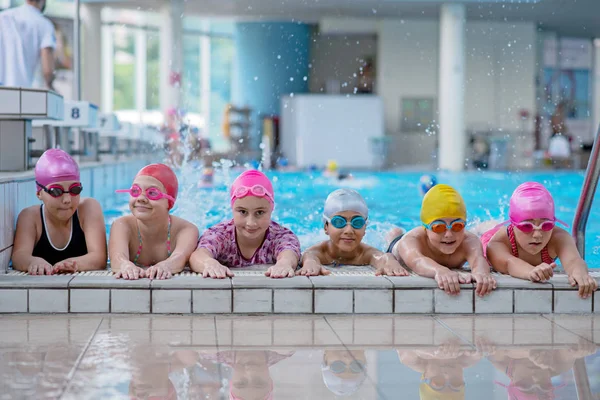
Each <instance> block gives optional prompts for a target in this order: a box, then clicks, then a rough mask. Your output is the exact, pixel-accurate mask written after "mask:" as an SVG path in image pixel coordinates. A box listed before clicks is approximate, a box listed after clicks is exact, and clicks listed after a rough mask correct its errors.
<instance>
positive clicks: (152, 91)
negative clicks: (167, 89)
mask: <svg viewBox="0 0 600 400" xmlns="http://www.w3.org/2000/svg"><path fill="white" fill-rule="evenodd" d="M146 35H147V36H146V39H147V42H146V109H148V110H159V109H160V35H159V33H158V32H146Z"/></svg>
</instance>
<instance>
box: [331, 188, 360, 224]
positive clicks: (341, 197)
mask: <svg viewBox="0 0 600 400" xmlns="http://www.w3.org/2000/svg"><path fill="white" fill-rule="evenodd" d="M344 211H354V212H357V213H359V214H360V215H362V216H363V217H364V218H365V219H367V218H369V208H368V207H367V203H366V202H365V199H363V197H362V196H361V195H360V193H358V192H357V191H356V190H353V189H338V190H335V191H333V192H331V193H330V194H329V196H327V200H325V209H324V210H323V216H324V217H327V218H331V217H333V216H334V215H336V214H339V213H341V212H344ZM323 220H324V221H326V220H325V218H323Z"/></svg>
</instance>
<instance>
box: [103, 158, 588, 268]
mask: <svg viewBox="0 0 600 400" xmlns="http://www.w3.org/2000/svg"><path fill="white" fill-rule="evenodd" d="M239 173H240V170H223V171H217V172H216V173H215V183H214V187H213V188H198V187H197V183H198V181H199V180H200V171H199V170H197V169H192V168H189V169H187V168H186V169H184V171H183V172H180V173H179V174H178V175H179V177H180V182H179V197H178V200H177V204H176V205H175V208H174V210H173V213H174V214H175V215H177V216H180V217H183V218H186V219H187V220H189V221H191V222H193V223H195V224H196V225H197V226H198V228H199V229H200V232H201V233H202V232H203V230H204V229H206V228H207V227H210V226H212V225H214V224H216V223H218V222H220V221H222V220H224V219H226V218H230V217H231V210H230V208H229V195H228V187H229V184H230V183H231V182H232V181H233V179H234V178H235V177H236V176H237V175H238V174H239ZM423 173H425V172H423ZM423 173H420V172H410V173H408V172H377V173H375V172H357V173H353V175H354V179H352V180H345V181H341V182H340V181H337V180H335V179H333V178H328V177H324V176H323V174H322V173H321V172H318V171H317V172H269V173H267V175H268V176H269V177H270V178H271V179H272V180H273V186H274V188H275V197H276V207H275V210H274V213H273V219H274V220H275V221H277V222H279V223H281V224H283V225H285V226H287V227H289V228H290V229H292V230H293V231H294V232H296V234H297V235H298V237H299V238H300V243H301V244H302V248H303V249H306V248H307V247H308V246H310V245H312V244H314V243H316V242H317V241H319V240H324V239H325V238H326V235H325V233H324V232H323V223H322V220H321V213H322V212H323V203H324V201H325V198H326V197H327V195H328V194H329V193H330V192H331V191H332V190H335V189H337V188H340V187H350V188H353V189H356V190H358V191H360V193H361V194H362V195H363V196H364V197H365V199H366V201H367V204H368V205H369V208H370V215H369V220H370V225H369V227H368V228H367V234H366V236H365V242H366V243H368V244H370V245H372V246H375V247H378V248H383V247H384V245H385V243H384V242H385V234H386V232H387V231H388V230H389V229H390V228H391V227H392V226H394V225H402V226H403V227H405V228H407V229H410V228H412V227H414V226H417V225H419V224H420V218H419V213H420V206H421V196H420V194H419V191H418V186H417V185H418V183H419V178H420V177H421V175H423ZM436 177H437V179H438V182H439V183H447V184H449V185H452V186H454V187H455V188H456V189H457V190H458V191H459V192H460V193H461V194H462V196H463V197H464V199H465V202H466V204H467V211H468V219H469V227H472V226H474V225H476V224H477V223H479V222H481V221H486V220H489V219H491V218H493V219H497V220H504V219H506V218H507V213H508V199H509V197H510V195H511V193H512V191H513V190H514V189H515V188H516V187H517V186H518V185H519V184H520V183H522V182H524V181H528V180H531V181H537V182H540V183H543V184H544V185H546V186H547V187H548V189H549V190H550V192H551V193H552V194H553V195H554V198H555V202H556V210H557V217H558V218H559V219H561V220H563V221H565V222H567V223H569V224H571V223H572V221H573V217H574V216H575V209H576V207H577V201H578V199H579V194H580V192H581V185H582V184H583V178H584V173H583V172H565V171H549V172H528V173H510V172H477V171H473V172H462V173H438V174H436ZM115 196H116V197H114V198H111V199H110V200H109V201H107V202H106V204H103V206H104V209H105V217H106V224H107V232H108V228H109V227H110V224H111V223H112V221H113V220H114V219H115V218H116V217H118V216H121V215H123V214H125V213H128V212H129V209H128V206H127V200H128V199H127V196H126V195H115ZM594 204H598V200H595V202H594ZM587 227H588V228H587V234H586V260H587V261H588V263H590V266H591V267H596V268H598V267H600V211H599V210H598V209H597V207H592V211H591V212H590V219H589V221H588V225H587Z"/></svg>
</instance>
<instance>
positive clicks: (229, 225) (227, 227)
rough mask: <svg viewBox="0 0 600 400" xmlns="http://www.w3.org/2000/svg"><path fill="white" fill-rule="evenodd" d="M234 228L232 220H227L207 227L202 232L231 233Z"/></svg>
mask: <svg viewBox="0 0 600 400" xmlns="http://www.w3.org/2000/svg"><path fill="white" fill-rule="evenodd" d="M234 230H235V225H234V224H233V220H227V221H223V222H219V223H218V224H215V225H213V226H211V227H209V228H207V229H206V230H205V231H204V234H213V235H214V234H226V233H233V231H234Z"/></svg>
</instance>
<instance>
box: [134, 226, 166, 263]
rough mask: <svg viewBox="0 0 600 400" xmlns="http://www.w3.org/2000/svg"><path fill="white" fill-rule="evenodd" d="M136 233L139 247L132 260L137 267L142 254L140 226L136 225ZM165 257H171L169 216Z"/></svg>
mask: <svg viewBox="0 0 600 400" xmlns="http://www.w3.org/2000/svg"><path fill="white" fill-rule="evenodd" d="M136 226H137V233H138V241H139V243H140V245H139V246H138V250H137V253H135V258H134V259H133V263H134V264H135V265H138V263H137V261H138V259H139V258H140V254H142V233H141V232H140V226H139V225H137V222H136ZM167 255H168V257H171V216H170V215H169V225H168V226H167Z"/></svg>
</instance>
